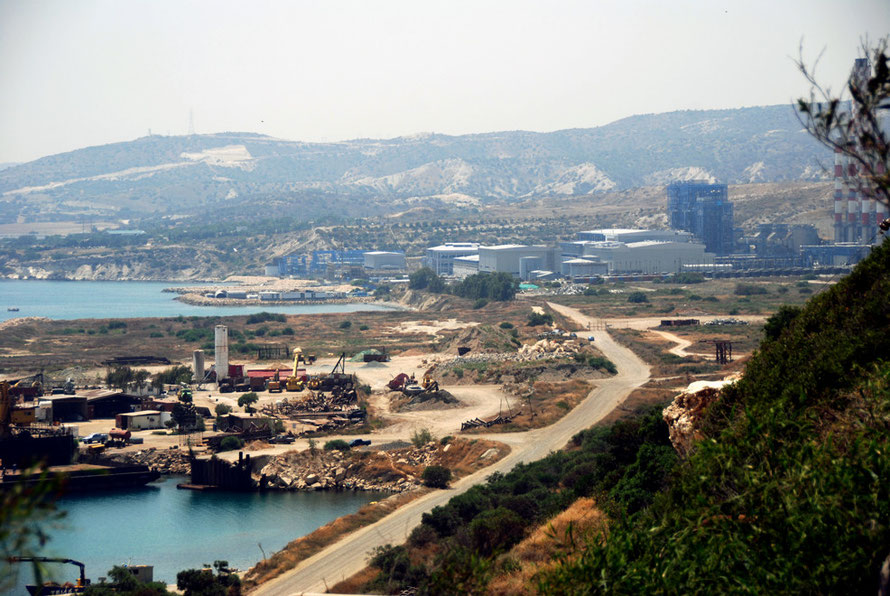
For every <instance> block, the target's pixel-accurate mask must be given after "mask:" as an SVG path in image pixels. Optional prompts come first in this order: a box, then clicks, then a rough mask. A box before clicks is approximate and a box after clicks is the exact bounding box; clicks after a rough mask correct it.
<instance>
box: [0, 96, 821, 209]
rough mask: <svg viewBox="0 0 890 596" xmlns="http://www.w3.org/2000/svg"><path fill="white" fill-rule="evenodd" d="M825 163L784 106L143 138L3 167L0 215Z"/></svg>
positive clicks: (497, 196)
mask: <svg viewBox="0 0 890 596" xmlns="http://www.w3.org/2000/svg"><path fill="white" fill-rule="evenodd" d="M829 157H830V156H829V154H828V153H827V151H826V150H824V149H823V148H821V146H819V145H818V144H817V143H816V142H815V141H813V140H812V139H811V138H810V137H809V135H807V134H806V132H805V131H803V130H802V127H801V126H800V123H799V122H798V121H797V119H796V117H795V115H794V112H793V109H792V108H791V107H790V106H767V107H754V108H742V109H735V110H706V111H682V112H671V113H666V114H648V115H641V116H632V117H630V118H625V119H623V120H619V121H617V122H614V123H612V124H609V125H606V126H601V127H598V128H591V129H571V130H562V131H557V132H551V133H533V132H523V131H515V132H498V133H488V134H474V135H463V136H446V135H438V134H426V135H414V136H410V137H399V138H395V139H386V140H374V139H357V140H352V141H346V142H341V143H303V142H296V141H286V140H280V139H275V138H271V137H267V136H263V135H258V134H253V133H219V134H209V135H190V136H178V137H164V136H149V137H143V138H140V139H136V140H134V141H130V142H125V143H113V144H110V145H102V146H97V147H88V148H85V149H79V150H77V151H71V152H68V153H62V154H58V155H52V156H49V157H44V158H42V159H38V160H35V161H32V162H29V163H25V164H19V165H14V166H12V167H9V168H6V169H2V170H0V217H3V219H5V220H6V221H15V218H16V217H19V216H25V217H26V218H28V219H29V220H35V219H37V220H41V219H58V218H64V217H66V216H84V215H90V216H97V217H109V216H111V217H138V216H141V215H146V214H161V215H163V214H181V213H194V212H197V211H200V210H209V209H213V210H219V209H225V208H226V207H227V206H229V207H233V208H235V206H236V205H238V207H237V208H243V207H242V206H243V204H244V201H245V200H246V199H250V203H252V204H264V203H268V202H271V203H274V204H276V208H279V207H280V205H281V204H282V203H283V204H284V205H289V204H291V203H297V204H298V205H299V206H300V207H299V209H301V210H302V209H306V215H307V217H308V216H310V215H311V216H313V217H316V216H319V215H325V214H328V213H337V214H342V213H343V208H344V204H345V205H347V207H349V206H358V205H360V206H361V208H360V211H361V212H362V214H363V215H368V214H372V213H386V212H391V211H394V210H399V209H404V208H405V205H406V204H407V203H406V201H407V200H408V199H415V198H418V197H419V198H425V197H436V198H437V199H440V200H441V199H443V198H444V199H445V200H448V198H449V197H452V198H457V199H466V198H471V199H475V200H480V201H491V200H515V199H520V198H523V197H529V196H546V195H577V194H591V193H596V192H600V191H605V190H620V189H625V188H634V187H640V186H649V185H662V184H666V183H668V182H670V181H674V180H684V179H693V178H695V179H711V180H717V181H720V182H728V183H747V182H776V181H786V180H802V179H803V180H810V179H815V178H818V177H820V176H822V171H821V169H820V167H819V164H820V162H827V160H828V158H829ZM254 199H256V200H257V201H258V203H257V202H254ZM333 199H335V200H333ZM355 199H361V201H356V200H355ZM329 200H330V204H328V202H329ZM411 204H412V205H413V204H414V201H412V203H411ZM217 212H218V211H217ZM301 212H302V211H301ZM356 215H358V213H357V214H356Z"/></svg>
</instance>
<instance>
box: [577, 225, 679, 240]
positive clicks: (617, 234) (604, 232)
mask: <svg viewBox="0 0 890 596" xmlns="http://www.w3.org/2000/svg"><path fill="white" fill-rule="evenodd" d="M578 240H592V241H594V242H607V241H612V242H627V243H630V242H645V241H646V240H655V241H658V242H692V241H693V236H692V234H691V233H690V232H684V231H682V230H641V229H638V228H602V229H599V230H586V231H584V232H578Z"/></svg>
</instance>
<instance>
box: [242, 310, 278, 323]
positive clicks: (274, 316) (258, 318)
mask: <svg viewBox="0 0 890 596" xmlns="http://www.w3.org/2000/svg"><path fill="white" fill-rule="evenodd" d="M267 321H275V322H277V323H284V322H286V321H287V318H285V316H284V315H282V314H279V313H271V312H265V311H264V312H258V313H256V314H253V315H250V316H249V317H247V324H248V325H256V324H257V323H265V322H267Z"/></svg>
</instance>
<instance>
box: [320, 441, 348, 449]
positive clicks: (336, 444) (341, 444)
mask: <svg viewBox="0 0 890 596" xmlns="http://www.w3.org/2000/svg"><path fill="white" fill-rule="evenodd" d="M324 450H325V451H349V443H347V442H346V441H344V440H343V439H333V440H331V441H328V442H327V443H325V444H324Z"/></svg>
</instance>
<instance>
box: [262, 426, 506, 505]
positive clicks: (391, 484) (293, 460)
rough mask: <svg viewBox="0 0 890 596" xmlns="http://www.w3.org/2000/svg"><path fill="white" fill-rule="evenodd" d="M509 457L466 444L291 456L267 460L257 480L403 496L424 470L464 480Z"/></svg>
mask: <svg viewBox="0 0 890 596" xmlns="http://www.w3.org/2000/svg"><path fill="white" fill-rule="evenodd" d="M508 452H509V448H508V447H507V446H506V445H503V444H501V443H496V442H494V441H484V440H479V441H472V440H465V439H455V440H452V441H450V442H449V443H448V444H446V445H442V444H441V443H428V444H426V445H424V446H422V447H403V448H397V449H388V450H386V451H367V450H362V451H346V452H340V451H322V450H315V452H314V453H313V451H312V450H306V451H291V452H288V453H284V454H282V455H279V456H277V457H274V458H273V459H272V460H270V461H269V463H268V464H266V466H264V467H263V469H262V470H261V471H260V472H259V474H258V476H257V480H259V479H260V477H261V476H265V477H266V482H267V485H268V487H269V488H273V489H274V488H277V489H280V490H325V489H344V490H372V491H390V492H404V491H407V490H411V489H415V488H418V487H419V486H420V485H421V484H422V482H421V476H422V474H423V471H424V470H425V469H426V467H427V466H431V465H440V466H445V467H447V468H449V469H451V470H452V473H453V474H455V475H456V476H462V475H465V474H468V473H471V472H474V471H476V470H478V469H480V468H483V467H485V466H487V465H490V464H492V463H494V462H496V461H498V460H499V459H501V458H502V457H504V456H505V455H507V453H508Z"/></svg>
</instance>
